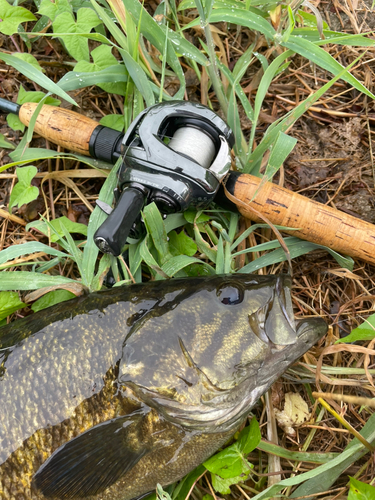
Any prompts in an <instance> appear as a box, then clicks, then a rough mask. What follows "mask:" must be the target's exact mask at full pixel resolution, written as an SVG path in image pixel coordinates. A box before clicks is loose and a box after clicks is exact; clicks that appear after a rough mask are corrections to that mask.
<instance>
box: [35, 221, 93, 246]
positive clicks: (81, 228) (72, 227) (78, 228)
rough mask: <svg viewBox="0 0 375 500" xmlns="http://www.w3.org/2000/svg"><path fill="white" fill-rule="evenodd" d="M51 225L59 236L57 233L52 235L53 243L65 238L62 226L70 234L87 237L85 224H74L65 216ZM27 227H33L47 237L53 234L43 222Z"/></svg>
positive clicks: (36, 222)
mask: <svg viewBox="0 0 375 500" xmlns="http://www.w3.org/2000/svg"><path fill="white" fill-rule="evenodd" d="M49 224H50V225H51V226H52V227H53V229H54V230H55V231H56V232H57V234H55V233H52V234H51V241H52V242H56V241H58V240H59V239H60V238H62V237H63V236H64V234H65V233H64V230H63V228H62V226H64V227H65V229H66V230H67V231H68V232H69V233H78V234H83V235H85V236H87V226H86V225H85V224H79V223H78V222H73V221H71V220H70V219H68V218H67V217H65V215H64V216H63V217H59V218H58V219H54V220H51V221H50V222H49ZM27 227H33V228H35V229H37V230H38V231H40V232H42V233H43V234H45V235H48V234H49V233H50V232H51V231H49V229H48V225H47V223H46V222H44V221H42V220H38V221H34V222H30V224H28V226H27Z"/></svg>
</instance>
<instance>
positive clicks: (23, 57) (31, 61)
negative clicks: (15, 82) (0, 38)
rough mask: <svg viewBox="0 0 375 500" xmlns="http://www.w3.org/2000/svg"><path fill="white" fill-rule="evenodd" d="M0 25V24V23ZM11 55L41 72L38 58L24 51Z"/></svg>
mask: <svg viewBox="0 0 375 500" xmlns="http://www.w3.org/2000/svg"><path fill="white" fill-rule="evenodd" d="M0 26H1V24H0ZM12 55H13V56H14V57H17V58H18V59H21V60H22V61H26V62H28V63H29V64H31V66H34V68H35V69H36V70H37V71H41V72H43V69H42V68H41V67H40V65H39V63H38V60H37V59H35V57H34V56H33V55H31V54H27V53H25V52H14V54H12ZM17 102H18V101H17ZM31 102H34V101H31Z"/></svg>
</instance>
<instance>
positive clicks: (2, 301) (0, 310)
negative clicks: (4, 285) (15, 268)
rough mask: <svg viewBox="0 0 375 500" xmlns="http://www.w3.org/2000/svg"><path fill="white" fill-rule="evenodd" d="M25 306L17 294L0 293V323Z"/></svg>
mask: <svg viewBox="0 0 375 500" xmlns="http://www.w3.org/2000/svg"><path fill="white" fill-rule="evenodd" d="M3 272H4V271H3ZM0 276H1V275H0ZM0 281H1V278H0ZM25 306H26V304H24V303H23V302H21V301H20V299H19V297H18V293H17V292H0V321H2V320H3V319H5V318H7V317H8V316H10V315H11V314H12V313H14V312H15V311H18V309H22V308H23V307H25Z"/></svg>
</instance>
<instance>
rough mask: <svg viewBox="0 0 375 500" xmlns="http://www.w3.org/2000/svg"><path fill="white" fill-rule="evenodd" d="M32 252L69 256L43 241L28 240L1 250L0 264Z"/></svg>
mask: <svg viewBox="0 0 375 500" xmlns="http://www.w3.org/2000/svg"><path fill="white" fill-rule="evenodd" d="M34 252H44V253H46V254H49V255H55V256H57V257H66V258H67V257H71V256H70V255H69V254H67V253H64V252H60V250H56V249H55V248H51V247H49V246H48V245H45V244H44V243H40V242H39V241H29V242H28V243H22V244H21V245H12V246H10V247H8V248H6V249H5V250H1V252H0V264H4V263H5V262H8V261H9V260H13V259H17V258H18V257H22V256H24V255H27V254H30V253H34Z"/></svg>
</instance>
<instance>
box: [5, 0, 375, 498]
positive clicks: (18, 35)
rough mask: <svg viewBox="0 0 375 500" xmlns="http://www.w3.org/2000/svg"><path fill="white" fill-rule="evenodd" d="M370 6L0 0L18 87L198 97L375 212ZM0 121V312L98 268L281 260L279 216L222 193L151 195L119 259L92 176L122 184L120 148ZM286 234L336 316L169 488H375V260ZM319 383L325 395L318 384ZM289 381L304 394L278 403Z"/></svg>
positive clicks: (231, 491) (303, 310) (318, 301)
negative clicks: (267, 219) (209, 196)
mask: <svg viewBox="0 0 375 500" xmlns="http://www.w3.org/2000/svg"><path fill="white" fill-rule="evenodd" d="M373 7H374V5H373V3H372V1H371V0H343V1H338V0H326V1H324V0H315V1H312V0H311V1H301V0H286V1H285V2H276V1H267V0H258V1H256V0H244V1H241V0H215V1H213V0H206V1H205V2H203V1H201V0H182V1H181V2H177V1H175V0H164V1H161V2H159V1H158V0H150V1H147V2H145V3H144V4H143V5H142V4H141V3H139V2H138V0H124V2H122V1H121V0H107V1H106V0H97V1H95V0H91V1H88V0H72V1H68V0H55V1H54V2H52V1H51V0H35V1H23V2H22V1H18V2H17V1H7V0H0V19H1V22H0V93H1V96H2V97H5V98H7V99H9V100H11V101H14V102H15V101H17V102H19V103H21V104H22V103H24V102H30V101H31V102H40V103H41V105H42V104H43V103H48V104H52V105H61V106H62V107H64V108H68V109H75V110H77V108H75V107H74V106H75V105H79V112H81V113H83V114H85V115H86V116H89V117H91V118H93V119H95V120H98V121H99V120H100V122H101V123H103V124H105V125H108V126H111V127H113V128H117V129H118V130H123V129H126V128H127V127H128V125H129V124H130V123H131V121H132V120H133V119H134V118H135V117H136V116H137V114H138V113H139V112H140V111H142V110H143V109H144V108H145V107H146V106H149V105H152V104H154V103H156V102H158V101H162V100H168V99H171V98H174V99H187V100H190V101H193V102H200V103H203V104H205V105H208V106H210V107H212V108H213V109H214V110H215V111H216V112H218V113H219V114H220V115H221V116H222V117H223V118H224V119H225V120H226V121H227V122H228V123H229V124H230V126H231V127H232V129H233V131H234V133H235V137H236V145H235V148H234V155H233V168H235V169H237V170H240V171H243V172H251V173H253V174H255V175H259V176H265V177H266V178H267V179H270V180H271V179H273V182H276V183H278V184H280V185H284V186H285V187H287V188H289V189H292V190H293V191H296V192H300V193H302V194H304V195H306V196H308V197H310V198H312V199H315V200H317V201H319V202H321V203H325V204H327V205H329V206H333V207H335V208H339V209H340V210H343V211H346V212H348V213H350V214H352V215H355V216H358V217H361V218H363V219H365V220H367V221H369V222H372V223H375V204H374V181H375V170H374V160H373V151H372V148H373V140H372V139H373V134H374V130H373V124H374V121H375V111H374V101H373V98H374V95H373V92H374V55H375V48H374V36H373V34H372V30H374V29H375V16H374V11H373V10H372V9H373ZM347 67H349V68H350V73H349V72H348V71H345V70H344V68H347ZM0 133H1V135H0V148H3V149H2V150H1V152H0V200H1V201H0V203H1V205H0V272H1V275H0V290H1V292H0V321H2V322H3V323H5V322H8V321H11V320H13V319H16V318H17V317H22V316H25V315H28V314H32V312H33V311H36V310H39V309H43V308H45V307H48V306H49V305H52V304H54V303H56V302H59V301H61V300H68V299H69V298H71V297H72V296H74V295H76V294H80V293H82V292H83V291H93V290H97V289H100V288H102V286H103V280H104V279H105V276H106V275H107V272H108V270H109V269H111V271H112V274H113V276H114V280H115V282H116V286H117V285H118V284H126V283H130V282H132V281H136V282H140V281H147V280H149V279H165V278H168V277H173V276H191V275H196V274H213V273H219V274H221V273H228V272H259V273H263V274H267V273H277V272H281V271H287V270H288V268H287V265H286V264H285V253H284V251H283V250H282V249H281V248H280V244H279V242H278V241H277V240H275V237H274V235H273V233H272V231H271V230H270V229H269V228H268V227H265V226H264V225H250V223H249V222H248V221H246V220H244V219H242V218H240V217H238V216H237V215H236V214H232V213H230V212H225V211H223V210H221V209H219V208H218V207H216V206H214V205H213V206H212V207H210V210H207V211H205V212H203V213H201V212H198V213H197V212H195V211H188V212H187V213H185V214H183V215H182V214H176V215H173V216H170V217H168V218H167V219H165V220H163V219H162V217H161V215H160V213H159V212H158V210H157V209H156V207H155V206H154V205H150V206H148V207H146V208H145V210H144V213H143V219H144V222H145V228H146V232H145V234H144V235H143V236H142V237H141V238H140V239H139V240H138V241H135V240H134V241H132V242H131V243H130V244H129V245H128V248H127V251H128V252H127V259H126V260H125V259H123V258H121V259H118V260H116V259H113V258H110V257H109V256H101V255H99V254H98V251H97V249H96V247H95V245H94V244H93V241H92V235H93V234H94V232H95V229H96V228H97V227H98V225H99V224H100V223H101V222H102V221H103V219H104V214H103V213H101V212H100V210H99V209H98V208H95V205H94V203H95V200H96V199H97V198H98V195H99V196H100V199H101V200H103V201H106V202H108V203H110V204H111V203H112V196H113V195H112V191H113V187H114V186H115V184H116V168H117V167H118V166H116V168H114V169H112V170H111V167H112V166H110V165H105V164H100V163H99V162H96V161H93V160H90V159H87V158H86V159H85V158H82V157H79V156H78V155H74V154H71V153H69V152H67V151H62V150H61V149H60V148H56V147H55V146H54V145H53V144H49V143H48V142H47V141H46V140H45V139H43V138H41V137H38V136H37V135H35V134H34V136H33V125H32V123H31V125H30V127H29V129H28V130H25V128H24V126H23V125H22V124H21V123H20V122H19V120H18V118H17V117H16V116H15V115H8V116H7V117H5V116H1V117H0ZM104 180H105V182H104V183H103V181H104ZM99 193H100V194H99ZM89 221H90V224H89ZM284 241H285V243H286V245H287V246H288V248H289V252H290V255H291V257H292V258H293V261H292V267H293V282H294V295H293V301H294V306H295V312H296V315H297V316H298V317H300V318H302V317H303V316H310V315H312V314H316V315H320V316H322V317H324V318H325V319H326V320H327V322H328V323H329V325H330V329H329V334H328V336H327V337H326V338H325V339H324V340H323V341H322V342H321V343H320V344H319V345H318V346H316V347H315V348H314V349H312V350H311V351H309V353H307V354H306V355H305V356H304V357H303V359H301V361H300V362H299V363H296V364H295V365H294V366H293V367H291V368H290V369H289V370H288V371H287V373H286V374H285V375H284V376H283V378H282V379H281V380H280V381H279V382H278V383H276V384H275V385H274V386H273V388H272V389H271V391H269V393H268V394H267V395H266V396H265V397H264V398H262V399H261V401H259V403H258V405H257V406H256V407H255V408H254V409H253V412H252V415H251V416H255V417H256V419H254V418H253V419H252V420H251V424H250V425H248V426H246V427H245V429H244V430H243V431H242V433H241V434H240V435H239V436H235V437H234V439H233V440H232V442H230V443H228V447H227V448H226V449H225V450H223V451H221V452H219V454H217V455H216V456H215V457H213V459H210V460H209V461H208V462H206V463H205V464H204V466H203V465H202V466H201V467H199V468H198V469H196V470H195V471H193V472H192V473H191V474H189V476H187V477H186V478H185V479H184V480H182V481H181V482H180V483H179V484H178V485H173V486H172V487H169V488H168V491H167V492H163V491H162V490H160V491H158V493H157V494H158V495H159V496H161V497H167V498H168V496H169V495H170V496H171V497H172V499H173V500H184V499H185V498H186V497H187V496H188V495H191V497H192V498H193V499H194V500H212V498H215V499H216V498H222V497H224V498H228V499H229V498H233V499H234V498H236V499H239V500H244V499H249V498H253V499H256V500H260V499H265V498H274V497H275V495H278V496H280V495H281V496H284V497H287V498H314V497H315V496H316V495H318V497H319V498H324V499H327V500H328V499H331V500H333V499H343V498H347V497H348V495H349V499H350V500H352V499H354V498H359V499H362V498H367V499H374V498H375V493H374V492H375V488H374V487H373V486H371V484H370V483H371V482H372V483H373V482H374V480H373V478H374V476H375V474H374V460H373V458H374V446H375V431H374V429H375V417H374V415H373V408H374V399H373V398H374V395H375V388H374V383H373V375H374V373H375V366H374V364H373V363H374V358H373V355H374V350H373V346H374V338H375V335H374V327H375V315H374V313H373V311H374V297H375V293H374V287H375V282H374V268H373V267H371V266H370V265H369V264H366V263H364V262H360V261H358V262H355V261H353V260H352V259H350V258H347V257H345V256H340V255H338V254H336V253H335V252H333V251H332V250H331V249H322V248H321V247H319V246H317V245H313V244H310V243H306V242H301V241H300V240H298V239H296V238H293V237H287V238H285V239H284ZM311 251H313V252H312V253H308V252H311ZM30 291H32V293H26V292H30ZM19 292H20V293H19ZM359 325H360V326H359ZM358 326H359V327H358ZM352 330H354V331H353V332H352V335H351V336H350V337H347V335H348V334H349V333H350V332H351V331H352ZM351 342H355V344H353V343H351ZM316 388H317V389H318V390H320V391H323V392H324V394H325V396H322V397H321V398H318V397H317V396H315V397H314V395H313V391H314V390H315V389H316ZM290 393H293V394H299V395H300V396H301V397H302V399H303V400H304V401H305V402H306V403H307V406H306V407H304V406H303V403H301V401H300V400H299V399H298V398H297V400H295V401H294V406H293V400H292V399H291V398H290V396H289V395H290ZM330 393H335V394H336V395H338V400H332V399H331V397H330ZM288 394H289V395H288ZM340 396H344V398H341V400H340ZM284 401H287V402H289V403H291V405H292V406H291V407H292V408H293V410H292V412H289V414H288V415H286V416H285V413H284V414H283V415H282V416H280V414H281V412H282V410H283V408H284ZM296 405H297V406H301V405H302V407H301V408H302V409H301V411H300V413H301V415H300V416H299V419H297V420H295V419H294V420H293V414H294V409H295V407H296ZM287 410H288V405H287V407H286V412H287ZM287 413H288V412H287ZM283 418H284V425H283V426H282V425H281V423H280V422H282V421H283ZM285 418H287V419H289V420H288V425H286V424H285ZM277 422H279V425H277ZM359 432H360V433H361V434H358V433H359ZM261 438H262V439H261ZM260 439H261V440H260ZM349 476H351V477H352V478H351V479H350V480H349Z"/></svg>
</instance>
